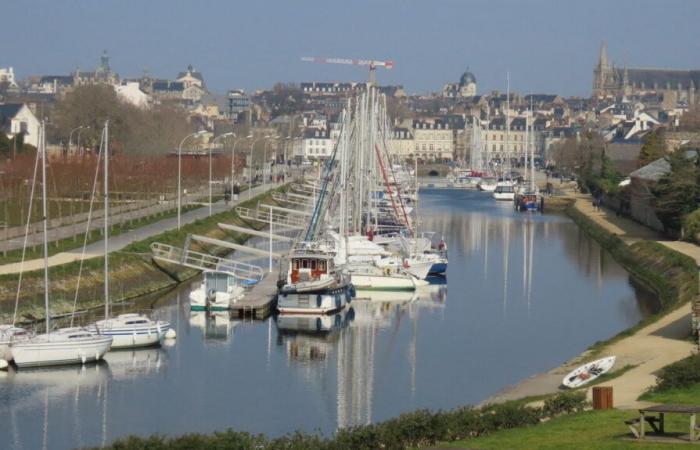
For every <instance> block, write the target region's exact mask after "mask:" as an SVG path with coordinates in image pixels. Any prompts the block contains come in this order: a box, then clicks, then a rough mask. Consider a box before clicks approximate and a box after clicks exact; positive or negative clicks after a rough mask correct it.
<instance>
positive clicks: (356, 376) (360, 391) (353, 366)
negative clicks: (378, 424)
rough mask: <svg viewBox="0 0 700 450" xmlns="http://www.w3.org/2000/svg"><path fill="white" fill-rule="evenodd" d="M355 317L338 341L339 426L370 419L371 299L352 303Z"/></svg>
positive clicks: (371, 361)
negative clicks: (360, 303)
mask: <svg viewBox="0 0 700 450" xmlns="http://www.w3.org/2000/svg"><path fill="white" fill-rule="evenodd" d="M355 305H356V306H355V314H356V315H355V320H354V321H353V323H352V324H351V325H350V326H349V327H348V329H347V330H346V331H347V333H343V335H342V336H341V338H340V340H339V342H338V404H337V405H338V428H345V427H349V426H354V425H366V424H369V423H370V422H371V421H372V397H373V395H374V352H375V326H374V323H373V321H372V313H371V310H370V309H369V307H371V306H372V303H371V302H367V303H365V302H363V304H362V306H367V307H368V308H364V307H363V308H360V307H359V306H360V305H359V302H358V303H355Z"/></svg>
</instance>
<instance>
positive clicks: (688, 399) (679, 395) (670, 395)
mask: <svg viewBox="0 0 700 450" xmlns="http://www.w3.org/2000/svg"><path fill="white" fill-rule="evenodd" d="M639 399H640V400H644V401H648V402H654V403H676V404H680V405H700V383H698V384H694V385H692V386H690V387H687V388H675V389H668V390H666V391H663V392H646V393H644V394H642V395H641V396H640V397H639Z"/></svg>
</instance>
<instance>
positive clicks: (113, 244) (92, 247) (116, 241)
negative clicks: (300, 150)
mask: <svg viewBox="0 0 700 450" xmlns="http://www.w3.org/2000/svg"><path fill="white" fill-rule="evenodd" d="M277 186H279V185H278V184H266V185H260V186H257V187H255V188H253V190H252V191H251V192H248V191H245V192H243V193H242V194H241V195H240V196H239V198H238V201H236V202H229V204H228V205H227V204H226V203H225V202H224V201H223V200H221V201H219V202H216V203H215V204H214V205H213V207H212V213H213V214H216V213H220V212H222V211H226V210H228V209H230V208H233V207H234V206H236V205H238V204H239V203H241V202H244V201H246V200H248V198H249V196H251V197H254V196H256V195H258V194H261V193H263V192H265V191H267V190H268V189H271V188H274V187H277ZM208 216H209V208H208V207H206V206H205V207H203V208H198V209H195V210H192V211H188V212H186V213H184V214H182V216H181V222H182V225H187V224H188V223H192V222H194V221H195V220H198V219H204V218H206V217H208ZM176 228H177V217H171V218H168V219H163V220H160V221H158V222H154V223H151V224H148V225H145V226H143V227H140V228H137V229H135V230H131V231H127V232H125V233H121V234H119V235H117V236H114V237H111V238H110V239H109V251H110V253H111V252H114V251H117V250H121V249H123V248H124V247H126V246H127V245H129V244H131V243H133V242H136V241H141V240H144V239H146V238H149V237H151V236H155V235H157V234H160V233H163V232H165V231H169V230H174V229H176ZM82 251H83V250H82V248H77V249H74V250H69V251H66V252H61V253H57V254H55V255H53V256H50V257H49V266H58V265H61V264H67V263H71V262H74V261H78V260H80V257H81V255H82ZM103 254H104V240H99V241H96V242H93V243H92V244H89V245H88V246H86V248H85V259H90V258H96V257H100V256H102V255H103ZM42 267H44V260H43V258H37V259H32V260H29V261H25V262H24V267H22V265H21V263H11V264H5V265H2V266H0V275H6V274H12V273H19V272H20V271H21V270H24V271H25V272H29V271H32V270H39V269H41V268H42Z"/></svg>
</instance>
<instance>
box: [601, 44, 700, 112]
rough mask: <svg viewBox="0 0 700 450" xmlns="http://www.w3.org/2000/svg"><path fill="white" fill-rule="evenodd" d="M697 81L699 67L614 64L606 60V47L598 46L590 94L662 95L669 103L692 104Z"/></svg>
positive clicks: (694, 99)
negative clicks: (629, 66)
mask: <svg viewBox="0 0 700 450" xmlns="http://www.w3.org/2000/svg"><path fill="white" fill-rule="evenodd" d="M698 84H700V70H675V69H645V68H628V67H616V66H615V65H614V64H612V63H610V62H609V61H608V50H607V46H606V45H605V44H603V45H602V46H601V48H600V56H599V57H598V64H596V66H595V69H594V70H593V97H594V98H598V99H602V98H605V97H618V96H643V95H648V94H661V95H663V96H664V99H667V102H668V103H673V104H676V103H685V104H689V105H690V104H694V103H696V102H697V97H696V89H697V88H698Z"/></svg>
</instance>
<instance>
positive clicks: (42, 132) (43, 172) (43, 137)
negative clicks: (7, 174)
mask: <svg viewBox="0 0 700 450" xmlns="http://www.w3.org/2000/svg"><path fill="white" fill-rule="evenodd" d="M39 134H40V138H39V146H40V152H41V209H42V214H43V217H44V220H43V222H44V224H43V226H44V308H46V334H49V332H50V331H51V313H50V311H49V235H48V234H47V233H48V213H47V212H46V125H45V124H44V121H42V122H41V128H39Z"/></svg>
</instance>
